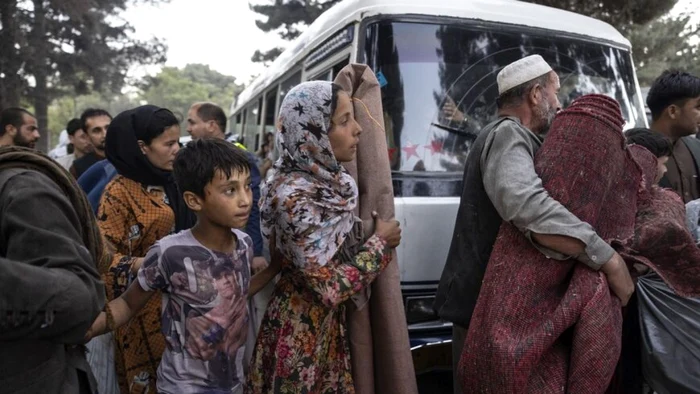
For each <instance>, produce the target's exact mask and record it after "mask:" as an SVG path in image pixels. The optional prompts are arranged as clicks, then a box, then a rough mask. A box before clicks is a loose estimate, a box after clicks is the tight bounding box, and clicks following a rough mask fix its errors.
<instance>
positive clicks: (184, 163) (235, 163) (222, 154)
mask: <svg viewBox="0 0 700 394" xmlns="http://www.w3.org/2000/svg"><path fill="white" fill-rule="evenodd" d="M217 170H220V171H222V172H223V173H224V174H225V175H226V176H227V177H230V176H231V173H232V172H233V171H241V172H244V171H245V172H250V165H249V164H248V158H247V157H246V153H245V152H243V151H242V150H241V149H238V148H236V147H235V146H233V144H231V143H230V142H227V141H224V140H219V139H211V138H202V139H198V140H194V141H190V143H188V144H187V146H185V147H184V148H182V149H180V151H179V152H178V153H177V156H176V157H175V163H174V164H173V175H174V176H175V181H176V182H177V186H178V187H179V188H180V193H184V192H192V193H194V194H196V195H198V196H199V197H201V198H205V196H204V187H205V186H206V185H207V184H208V183H210V182H211V181H212V180H213V179H214V174H216V171H217Z"/></svg>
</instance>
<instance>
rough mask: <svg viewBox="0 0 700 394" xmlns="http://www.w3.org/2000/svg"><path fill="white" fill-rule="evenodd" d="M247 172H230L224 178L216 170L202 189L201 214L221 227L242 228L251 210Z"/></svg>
mask: <svg viewBox="0 0 700 394" xmlns="http://www.w3.org/2000/svg"><path fill="white" fill-rule="evenodd" d="M250 182H251V179H250V172H249V171H236V170H232V171H231V176H230V177H226V174H224V172H223V171H221V170H217V171H216V173H215V174H214V179H212V181H211V182H209V183H208V184H207V186H205V187H204V201H203V202H202V211H201V212H202V213H203V214H204V215H205V216H206V217H207V219H208V220H209V221H211V222H212V223H215V224H217V225H219V226H222V227H229V228H243V227H245V225H246V223H247V222H248V217H249V216H250V209H251V208H252V201H253V191H252V189H251V188H250Z"/></svg>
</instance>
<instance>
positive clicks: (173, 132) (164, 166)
mask: <svg viewBox="0 0 700 394" xmlns="http://www.w3.org/2000/svg"><path fill="white" fill-rule="evenodd" d="M179 140H180V125H173V126H170V127H168V128H166V129H165V131H164V132H163V134H161V135H159V136H158V137H156V138H154V139H153V140H152V141H151V143H150V144H149V145H146V143H144V142H143V141H139V146H140V147H141V152H143V154H144V155H146V158H148V161H150V162H151V164H153V166H154V167H156V168H160V169H161V170H165V171H172V170H173V162H174V161H175V155H176V154H177V151H179V150H180V144H178V141H179Z"/></svg>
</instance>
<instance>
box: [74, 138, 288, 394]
mask: <svg viewBox="0 0 700 394" xmlns="http://www.w3.org/2000/svg"><path fill="white" fill-rule="evenodd" d="M173 172H174V175H175V178H176V181H177V184H178V187H179V188H180V190H181V191H182V192H183V197H184V200H185V202H186V203H187V205H188V206H189V207H190V209H192V210H193V211H194V212H195V213H196V215H197V224H196V225H195V226H194V227H193V228H192V229H190V230H185V231H181V232H179V233H177V234H174V235H171V236H168V237H165V238H163V239H161V240H160V241H158V242H157V243H156V244H155V245H154V246H153V247H152V248H151V249H150V250H149V252H148V254H147V255H146V257H145V258H144V262H143V265H142V266H141V268H140V269H139V272H138V281H136V282H134V283H132V285H131V286H129V289H128V290H127V291H126V292H125V293H124V294H123V295H122V296H121V297H119V298H117V299H115V300H114V301H112V302H110V303H109V305H108V307H107V308H106V312H103V313H101V314H100V316H99V317H98V318H97V320H95V322H94V324H93V326H92V328H91V329H90V331H89V332H88V337H93V336H96V335H100V334H102V333H104V332H106V331H112V330H114V329H115V328H117V327H120V326H122V325H123V324H126V323H127V322H128V321H129V319H131V317H132V316H134V315H135V314H136V313H137V312H138V311H139V310H140V309H141V308H142V307H143V306H144V305H145V304H146V302H147V301H148V299H149V298H150V297H151V296H152V295H153V291H154V290H161V291H162V293H163V306H162V318H161V326H162V332H163V335H164V336H165V339H166V343H167V349H166V350H165V353H164V354H163V358H162V361H161V363H160V367H159V368H158V378H157V387H158V392H159V393H212V394H214V393H215V394H219V393H239V392H242V387H243V384H244V382H245V378H244V373H243V359H244V354H245V343H246V337H247V335H248V333H249V329H250V325H249V321H250V317H249V313H250V310H249V303H248V297H250V296H252V295H253V294H255V293H257V292H258V291H259V290H260V289H262V288H263V287H264V286H265V285H266V284H267V283H268V282H269V281H270V280H271V279H272V278H273V277H274V276H275V275H276V274H277V273H278V272H279V270H280V265H279V261H278V259H273V260H274V261H273V263H272V264H271V265H270V266H268V267H267V268H266V269H265V270H263V271H262V272H260V273H259V274H257V275H255V276H252V277H251V271H250V261H251V259H252V258H253V249H252V241H251V239H250V237H248V235H246V234H245V233H244V232H242V231H239V230H236V229H238V228H243V227H245V224H246V222H247V220H248V215H249V214H250V209H251V201H252V196H251V189H250V183H251V180H250V169H249V167H248V160H247V158H246V156H245V155H244V154H243V153H242V152H240V151H239V150H237V149H235V148H234V147H233V146H232V145H231V144H230V143H228V142H225V141H222V140H213V139H201V140H197V141H193V142H190V143H189V144H188V145H187V147H186V148H184V149H182V150H181V151H180V152H179V153H178V155H177V158H176V159H175V163H174V171H173ZM232 229H234V230H232Z"/></svg>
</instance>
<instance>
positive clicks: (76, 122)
mask: <svg viewBox="0 0 700 394" xmlns="http://www.w3.org/2000/svg"><path fill="white" fill-rule="evenodd" d="M81 126H82V124H81V123H80V119H78V118H73V119H71V120H69V121H68V124H67V125H66V132H67V133H68V135H70V136H74V135H75V132H76V131H78V130H80V129H81Z"/></svg>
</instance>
